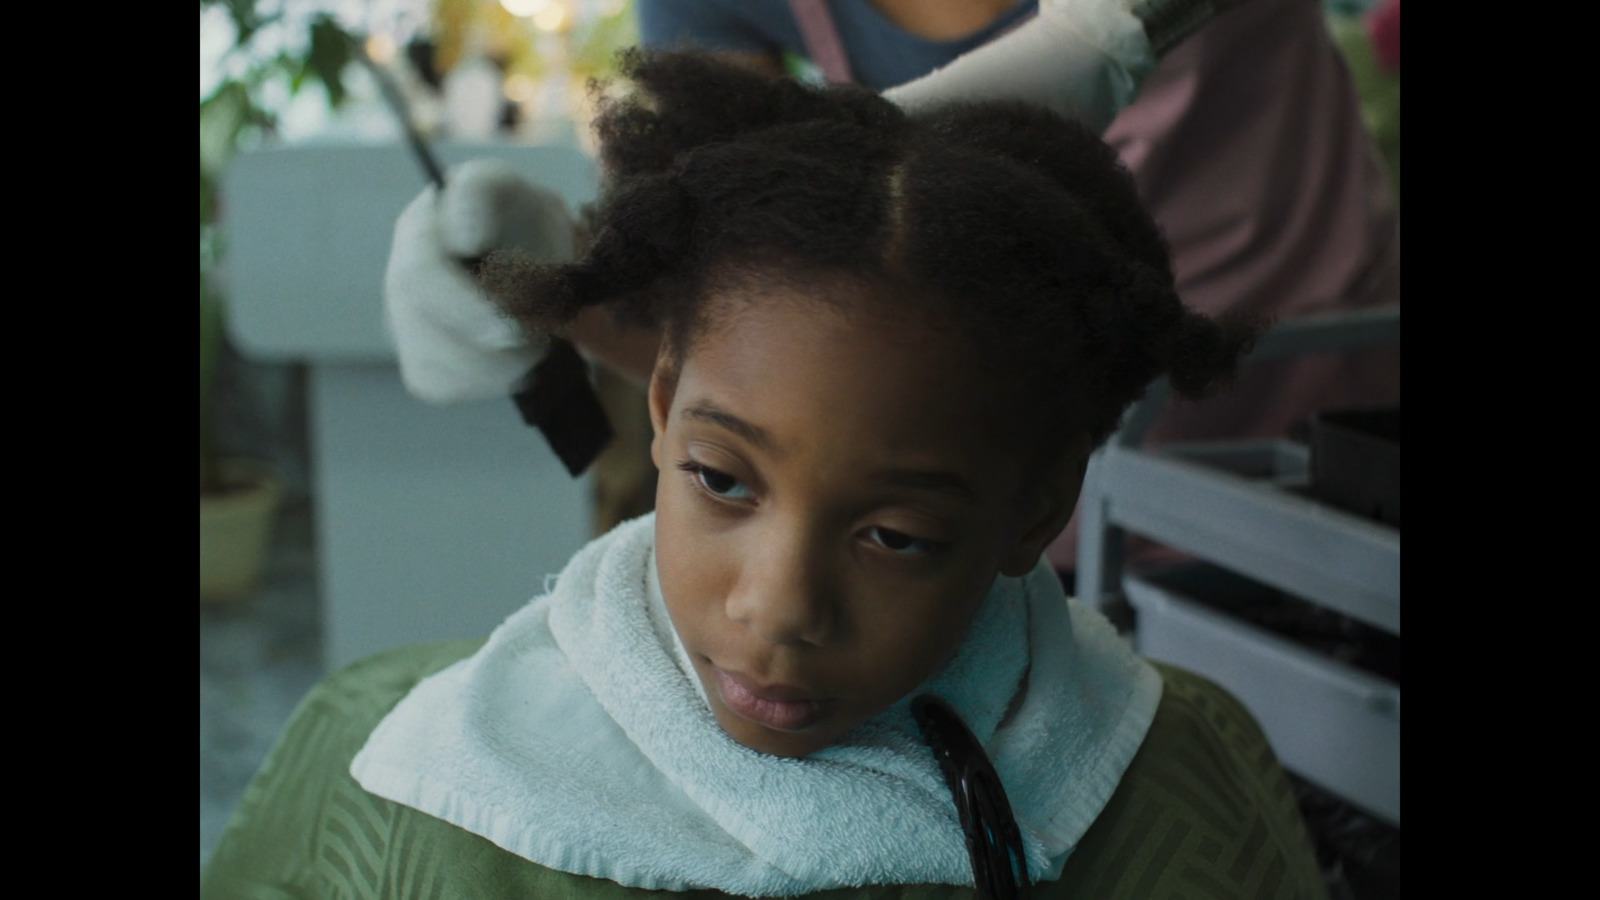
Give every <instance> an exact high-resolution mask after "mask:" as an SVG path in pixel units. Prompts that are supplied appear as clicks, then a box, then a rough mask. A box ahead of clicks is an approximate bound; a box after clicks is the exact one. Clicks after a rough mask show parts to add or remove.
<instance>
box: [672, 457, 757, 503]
mask: <svg viewBox="0 0 1600 900" xmlns="http://www.w3.org/2000/svg"><path fill="white" fill-rule="evenodd" d="M679 468H681V469H683V470H684V471H685V472H688V473H690V474H691V475H693V476H694V479H695V480H696V481H698V482H700V486H701V487H703V488H705V489H706V491H707V492H709V493H711V494H714V495H715V496H717V497H721V498H722V499H724V500H748V499H750V488H749V487H747V486H746V485H745V484H744V482H742V481H740V480H739V479H737V478H735V477H733V476H732V475H729V474H728V473H726V472H719V471H717V470H716V469H713V468H710V467H708V466H702V465H700V464H699V463H696V462H685V463H683V464H682V465H680V466H679Z"/></svg>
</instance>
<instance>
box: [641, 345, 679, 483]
mask: <svg viewBox="0 0 1600 900" xmlns="http://www.w3.org/2000/svg"><path fill="white" fill-rule="evenodd" d="M677 391H678V373H677V370H676V369H675V368H674V367H672V366H669V365H668V364H667V362H666V354H665V353H662V354H660V356H658V357H657V359H656V368H655V371H654V372H652V373H651V374H650V388H649V390H648V392H647V394H648V400H649V405H650V429H651V431H653V432H654V437H652V438H651V439H650V460H651V461H652V462H654V463H655V465H656V469H657V470H659V469H660V468H661V457H662V447H661V444H662V442H663V441H665V440H666V436H667V413H668V412H670V411H671V410H672V398H673V396H674V395H675V394H676V393H677Z"/></svg>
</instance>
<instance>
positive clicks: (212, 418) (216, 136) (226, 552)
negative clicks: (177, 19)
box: [199, 0, 352, 602]
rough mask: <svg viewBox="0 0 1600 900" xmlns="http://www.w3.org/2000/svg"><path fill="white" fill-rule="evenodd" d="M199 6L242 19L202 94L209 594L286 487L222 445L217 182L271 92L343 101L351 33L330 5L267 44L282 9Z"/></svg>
mask: <svg viewBox="0 0 1600 900" xmlns="http://www.w3.org/2000/svg"><path fill="white" fill-rule="evenodd" d="M200 6H201V9H202V12H204V11H205V10H206V8H207V7H215V8H220V9H224V10H225V11H226V13H227V16H228V19H229V21H230V22H231V23H232V25H233V28H234V40H233V42H232V44H231V46H230V48H229V49H228V51H227V53H226V54H225V55H224V57H223V60H222V63H223V64H224V71H225V73H226V74H225V75H224V77H222V78H221V79H220V81H219V82H218V83H217V84H216V86H215V87H214V88H213V89H212V90H211V91H210V92H209V93H207V94H206V95H204V96H202V98H201V100H200V429H199V430H200V599H201V601H202V602H205V601H208V600H221V599H226V598H230V597H236V596H238V595H240V594H242V593H243V592H245V591H247V590H248V589H249V588H250V587H251V586H252V585H253V584H254V583H255V581H256V579H257V577H258V576H259V574H260V571H261V566H262V561H263V559H264V558H265V554H266V548H267V544H268V542H269V538H270V535H271V525H272V520H273V516H274V514H275V513H276V511H277V505H278V496H279V489H278V484H277V482H276V480H275V479H274V478H273V476H272V473H271V471H270V469H269V468H268V467H267V466H266V465H264V464H263V463H260V462H257V461H251V460H243V459H236V458H229V457H225V456H224V455H222V454H221V453H220V452H219V448H218V442H217V434H216V418H217V417H216V404H217V387H216V374H217V365H218V361H219V359H220V357H221V356H222V354H223V352H224V348H225V344H226V341H227V336H226V329H225V328H224V320H225V316H226V308H225V307H226V304H225V302H224V297H223V295H222V293H221V289H220V286H219V285H218V284H217V280H216V278H215V269H216V266H217V263H218V262H219V260H220V258H221V255H222V252H223V243H224V241H223V234H222V231H221V229H220V228H219V223H218V209H219V197H218V186H219V184H220V183H221V176H222V172H223V169H224V167H225V166H226V165H227V163H228V161H229V160H230V159H231V158H232V157H233V156H234V154H235V153H237V152H238V150H239V149H240V148H241V147H242V146H244V145H246V144H247V143H249V142H251V141H255V140H259V139H260V138H262V137H263V136H268V135H270V134H271V133H272V130H273V127H274V124H275V121H276V110H275V109H273V108H272V105H271V103H270V102H269V101H268V100H267V99H265V98H266V97H267V96H268V95H269V94H270V92H272V91H276V92H277V94H278V95H279V96H280V97H292V96H294V95H295V94H296V93H298V92H299V91H300V90H301V89H302V88H303V87H304V86H305V85H307V84H309V83H311V82H320V83H321V84H322V85H323V86H324V88H325V89H326V91H327V98H328V103H329V104H330V105H331V106H334V107H337V106H338V105H339V104H340V102H341V101H342V100H343V99H344V85H343V81H342V75H343V71H344V68H345V65H346V64H347V63H348V62H349V60H350V54H351V44H350V41H351V40H352V38H351V36H350V35H349V34H348V33H347V32H346V31H345V30H344V29H343V28H342V27H340V26H339V24H338V23H337V22H336V21H334V19H333V18H331V17H330V16H328V15H326V14H323V15H317V16H315V17H313V18H312V19H311V20H310V22H309V26H308V33H307V34H305V35H304V40H302V41H290V40H282V41H281V43H283V44H285V45H288V46H286V47H285V48H284V49H276V50H270V49H263V47H262V46H260V45H259V43H258V41H257V37H258V36H259V35H261V34H263V33H264V32H266V31H272V30H275V34H274V37H276V38H279V39H283V38H285V36H286V35H285V33H284V23H283V22H282V19H281V16H282V13H281V11H280V12H278V13H275V14H262V13H261V12H260V11H259V10H258V9H257V4H256V0H201V4H200ZM296 44H298V45H299V46H298V47H295V46H294V45H296Z"/></svg>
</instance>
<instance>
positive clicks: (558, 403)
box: [511, 337, 612, 478]
mask: <svg viewBox="0 0 1600 900" xmlns="http://www.w3.org/2000/svg"><path fill="white" fill-rule="evenodd" d="M511 399H512V402H514V403H516V405H517V411H518V412H520V413H521V414H522V421H524V422H526V423H528V424H529V425H531V426H533V427H534V428H537V429H539V430H540V431H541V432H543V433H544V437H545V440H547V441H549V442H550V449H551V450H554V451H555V454H556V456H557V457H559V458H560V460H561V464H562V465H564V466H566V467H567V471H568V472H570V473H572V476H573V477H574V478H576V477H577V476H578V475H581V474H583V470H584V469H587V468H588V467H589V464H590V463H592V462H594V459H595V457H597V456H599V455H600V451H601V450H604V449H605V447H606V444H608V443H610V442H611V437H612V432H611V423H610V421H609V420H607V419H606V411H605V408H604V407H602V406H601V405H600V398H599V397H598V396H597V395H596V394H595V391H594V385H592V384H590V383H589V364H588V363H586V362H584V361H583V357H581V356H579V355H578V351H577V350H576V349H574V348H573V346H572V345H571V344H569V343H567V342H566V341H564V340H562V339H561V338H557V337H552V338H551V339H550V347H549V349H547V350H546V351H545V355H544V359H543V360H541V361H540V362H539V364H538V365H537V366H534V367H533V369H532V370H531V371H529V372H528V374H527V376H526V377H525V378H524V379H523V382H522V385H521V386H520V387H519V388H518V390H517V392H516V393H515V394H513V395H512V397H511Z"/></svg>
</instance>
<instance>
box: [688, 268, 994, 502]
mask: <svg viewBox="0 0 1600 900" xmlns="http://www.w3.org/2000/svg"><path fill="white" fill-rule="evenodd" d="M756 293H758V294H760V296H757V295H755V294H752V293H746V294H744V295H742V296H738V297H724V298H717V299H716V300H714V301H713V302H712V303H711V304H710V305H709V308H708V312H709V313H711V316H710V318H709V319H708V321H707V326H706V327H705V328H704V329H703V330H702V332H701V334H700V335H699V336H698V337H697V338H696V340H695V341H694V342H693V344H692V345H691V347H690V349H689V352H688V353H687V354H686V356H685V359H684V361H683V365H682V367H681V370H680V378H679V385H678V391H677V396H676V398H675V400H674V403H673V405H674V407H676V408H677V409H679V410H680V411H686V412H698V413H704V412H705V411H706V410H714V411H715V414H714V415H701V416H700V418H701V420H702V421H717V420H718V418H719V417H721V419H720V420H721V421H724V422H726V421H728V420H730V419H736V420H738V422H739V423H740V424H741V426H749V427H748V428H743V432H744V435H745V436H749V435H752V434H759V435H760V436H761V437H762V438H763V441H762V442H763V443H764V444H766V445H767V449H771V450H773V451H774V452H778V453H787V452H791V451H792V452H795V453H799V454H802V455H808V456H810V457H812V458H813V459H814V461H815V462H816V463H817V464H819V465H830V466H831V465H837V466H842V467H851V466H854V467H856V468H872V467H875V466H878V467H882V466H898V465H901V464H909V463H917V464H919V465H922V464H925V465H939V466H943V467H955V468H960V469H963V470H983V469H994V468H996V467H997V466H998V467H1001V468H1004V466H1003V465H1001V464H1002V462H1003V458H1004V457H1005V456H1006V455H1007V450H1008V448H1010V447H1012V446H1014V445H1013V444H1012V442H1010V441H1008V440H1006V439H1005V438H1006V435H1007V434H1009V433H1010V432H1011V430H1012V429H1011V428H1009V427H1007V426H1008V424H1009V422H1008V420H1007V413H1008V410H1009V407H1010V406H1011V404H1010V403H1007V402H1004V400H1005V398H1003V397H1001V396H999V395H998V393H997V391H998V386H996V385H995V384H993V382H992V380H991V379H989V378H987V377H984V376H983V375H982V374H981V373H980V370H979V366H978V365H977V360H976V358H975V351H974V349H973V348H972V346H971V342H970V341H968V340H966V339H965V338H964V337H963V336H962V335H961V334H960V333H959V332H958V331H956V330H955V329H953V328H948V327H943V326H941V325H939V324H936V323H935V322H934V321H932V320H931V317H928V316H919V315H917V314H916V313H915V311H914V310H912V309H909V308H907V307H906V306H905V304H902V303H894V302H849V300H850V298H848V297H840V296H831V297H827V298H818V297H816V296H812V295H808V294H806V293H805V292H800V291H795V290H793V289H791V288H789V287H785V286H779V285H774V286H768V287H765V288H760V289H757V291H756Z"/></svg>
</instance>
